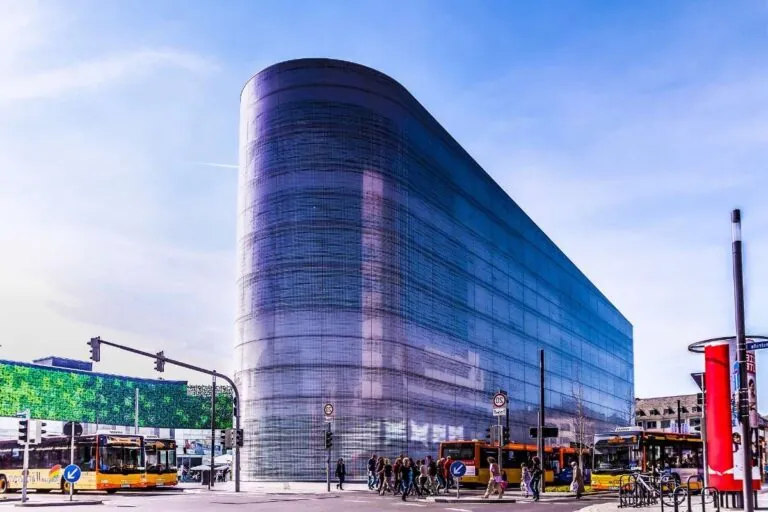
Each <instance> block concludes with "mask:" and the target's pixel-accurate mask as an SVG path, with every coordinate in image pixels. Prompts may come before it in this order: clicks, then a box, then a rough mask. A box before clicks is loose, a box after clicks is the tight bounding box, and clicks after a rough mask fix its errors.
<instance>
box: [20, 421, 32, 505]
mask: <svg viewBox="0 0 768 512" xmlns="http://www.w3.org/2000/svg"><path fill="white" fill-rule="evenodd" d="M29 417H30V414H29V409H27V410H26V411H24V420H25V421H26V422H27V439H26V440H25V442H24V463H23V465H22V466H21V468H22V469H21V473H22V477H21V502H22V503H26V502H27V499H28V498H27V479H28V475H29V429H30V426H31V425H30V421H29Z"/></svg>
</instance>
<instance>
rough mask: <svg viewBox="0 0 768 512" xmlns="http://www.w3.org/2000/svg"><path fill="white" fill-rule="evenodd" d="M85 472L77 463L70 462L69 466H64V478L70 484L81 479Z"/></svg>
mask: <svg viewBox="0 0 768 512" xmlns="http://www.w3.org/2000/svg"><path fill="white" fill-rule="evenodd" d="M82 474H83V472H82V471H80V467H79V466H76V465H75V464H70V465H69V466H67V467H65V468H64V480H66V481H67V482H69V483H70V484H73V483H75V482H77V481H78V480H80V477H81V476H82Z"/></svg>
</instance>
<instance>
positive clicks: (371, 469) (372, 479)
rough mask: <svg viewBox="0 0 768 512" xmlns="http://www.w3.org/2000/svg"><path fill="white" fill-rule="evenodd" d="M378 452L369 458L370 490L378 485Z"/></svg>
mask: <svg viewBox="0 0 768 512" xmlns="http://www.w3.org/2000/svg"><path fill="white" fill-rule="evenodd" d="M376 460H377V459H376V454H375V453H374V454H373V455H371V458H370V459H368V490H371V491H372V490H373V488H374V487H375V486H376Z"/></svg>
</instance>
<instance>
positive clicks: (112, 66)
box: [0, 0, 768, 403]
mask: <svg viewBox="0 0 768 512" xmlns="http://www.w3.org/2000/svg"><path fill="white" fill-rule="evenodd" d="M767 50H768V7H767V6H766V4H765V2H758V1H744V2H693V1H676V2H662V1H657V2H613V1H592V2H571V1H565V0H562V1H556V2H511V1H509V2H501V1H497V2H490V1H489V2H461V1H451V0H444V1H434V2H430V1H419V2H406V1H395V2H392V1H390V2H352V1H337V2H332V1H331V2H295V1H281V2H273V3H267V2H250V1H249V2H245V1H243V2H211V1H207V2H203V1H184V2H171V1H160V2H153V3H152V4H151V5H150V4H149V3H146V4H145V3H136V2H127V1H114V2H97V1H83V0H68V1H54V0H48V1H41V2H35V1H31V0H30V1H27V0H20V1H17V0H0V76H2V77H3V79H2V81H0V214H1V215H2V217H3V219H4V222H2V223H0V247H2V251H0V263H1V264H2V265H0V281H2V286H0V325H2V326H3V341H2V348H0V350H1V351H2V353H3V354H4V355H3V357H7V358H19V359H31V358H33V357H38V356H43V355H47V354H49V353H57V354H60V355H64V356H70V357H80V358H83V357H86V356H87V347H86V346H85V341H86V340H87V339H88V338H89V337H90V336H92V335H96V334H100V335H102V337H104V338H112V339H115V340H120V341H124V342H127V343H131V344H134V345H136V346H139V347H143V348H146V349H149V350H152V351H156V350H160V349H165V351H166V354H174V355H179V356H180V357H184V358H186V359H188V360H190V361H193V362H197V363H201V364H202V363H205V364H206V365H210V364H212V363H213V364H215V365H216V366H217V367H218V369H219V370H221V371H230V370H231V366H232V361H231V347H232V342H233V338H234V336H233V315H234V306H235V285H234V282H235V198H236V171H235V170H234V169H231V168H227V167H226V166H227V165H234V164H236V163H237V131H238V100H239V93H240V90H241V88H242V86H243V84H244V83H245V81H246V80H247V79H248V78H249V77H250V76H251V75H252V74H254V73H256V72H258V71H259V70H260V69H262V68H263V67H265V66H267V65H269V64H272V63H274V62H277V61H280V60H285V59H289V58H297V57H307V56H327V57H335V58H342V59H349V60H353V61H356V62H359V63H361V64H365V65H368V66H372V67H375V68H377V69H379V70H381V71H383V72H385V73H387V74H389V75H390V76H392V77H393V78H395V79H397V80H398V81H400V82H401V83H402V84H403V85H404V86H405V87H407V88H408V89H409V90H410V91H411V92H412V93H413V94H414V96H415V97H416V98H417V99H418V100H419V101H421V102H422V103H423V104H424V105H425V107H426V108H427V109H428V110H430V111H431V112H432V114H433V115H434V116H435V117H436V118H437V119H438V121H440V122H441V123H442V124H443V125H444V126H445V127H446V128H447V129H448V130H449V131H450V132H451V133H452V134H453V135H454V136H455V138H456V139H457V140H458V141H459V142H460V143H461V144H462V145H464V147H465V148H466V149H467V150H468V151H469V152H470V154H472V155H473V156H474V157H475V159H476V160H477V161H478V162H479V163H480V164H481V165H482V166H483V167H484V168H485V169H486V170H487V171H488V172H489V173H490V174H491V175H492V176H493V177H494V178H495V179H496V180H497V181H498V182H499V183H500V184H501V185H502V186H503V187H504V188H505V190H507V192H508V193H509V194H510V195H511V196H512V198H514V199H515V200H516V201H517V202H518V203H519V204H520V205H521V206H522V207H523V208H524V209H526V211H528V212H529V214H530V215H531V217H532V218H533V219H534V220H535V221H536V222H537V223H538V224H539V225H540V226H541V227H542V228H543V229H544V230H545V231H546V232H547V233H548V234H549V235H550V236H551V238H552V239H553V240H554V241H555V242H556V243H558V244H559V245H560V246H561V248H562V249H563V250H564V251H565V252H566V254H568V255H569V256H570V257H571V259H572V260H573V261H574V262H575V263H576V264H577V265H578V266H579V267H580V268H581V269H582V270H583V271H584V272H585V273H586V274H587V275H588V276H589V277H590V278H591V279H592V280H593V282H594V283H595V284H596V285H597V286H598V287H599V288H601V289H602V290H603V291H604V293H605V294H606V295H607V296H608V297H609V298H610V299H611V300H612V301H613V302H614V303H615V304H616V306H617V307H619V309H620V310H621V311H622V312H624V314H625V315H626V316H627V317H628V318H629V319H630V321H632V323H633V324H634V326H635V354H636V384H637V394H638V396H649V395H656V394H674V393H678V392H687V391H692V390H693V387H692V384H691V382H690V378H689V377H688V376H687V375H688V373H689V372H691V371H696V370H698V369H699V368H700V366H701V361H700V359H697V358H696V357H695V356H689V355H688V354H687V352H686V348H685V347H686V346H687V344H688V343H689V342H691V341H694V340H697V339H701V338H707V337H712V336H719V335H724V334H728V333H731V332H733V311H732V291H731V290H732V289H731V267H730V227H729V213H730V210H731V208H733V207H736V206H738V207H741V208H742V209H743V212H744V235H745V238H746V240H747V245H746V250H747V262H746V263H747V266H746V271H747V274H746V275H747V279H748V282H747V307H748V320H747V324H748V327H749V329H750V330H751V332H753V333H756V334H768V320H767V319H766V315H765V311H766V308H767V307H768V288H767V285H768V268H766V266H765V265H761V264H760V263H761V262H763V261H766V259H768V207H766V205H765V203H766V200H765V190H766V186H767V185H768V170H767V169H768V166H767V164H768V150H767V148H768V128H767V127H768V94H766V91H768V66H767V64H768V62H767V61H768V57H767V55H768V52H767ZM201 162H209V163H218V164H223V165H224V166H223V167H214V166H207V165H201V164H200V163H201ZM763 361H765V364H768V358H765V357H760V356H759V357H758V366H760V364H761V363H762V362H763ZM100 368H101V369H103V370H106V371H115V372H120V371H122V372H130V373H134V374H138V375H147V376H149V375H152V373H153V372H152V364H151V362H149V361H142V360H137V359H134V358H132V357H126V356H124V355H122V354H121V355H118V354H114V353H113V354H109V353H107V352H105V355H104V362H103V363H102V364H101V366H100ZM758 372H759V387H760V389H761V392H762V393H761V402H762V403H768V402H766V400H768V371H762V370H758ZM166 373H167V374H166V376H167V377H168V378H185V377H188V376H189V375H188V374H184V373H181V372H176V371H175V370H169V371H168V372H166Z"/></svg>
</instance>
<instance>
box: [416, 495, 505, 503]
mask: <svg viewBox="0 0 768 512" xmlns="http://www.w3.org/2000/svg"><path fill="white" fill-rule="evenodd" d="M425 501H428V502H429V503H517V500H515V499H512V500H510V499H498V498H487V499H483V498H436V497H432V496H430V497H428V498H427V499H426V500H425Z"/></svg>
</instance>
